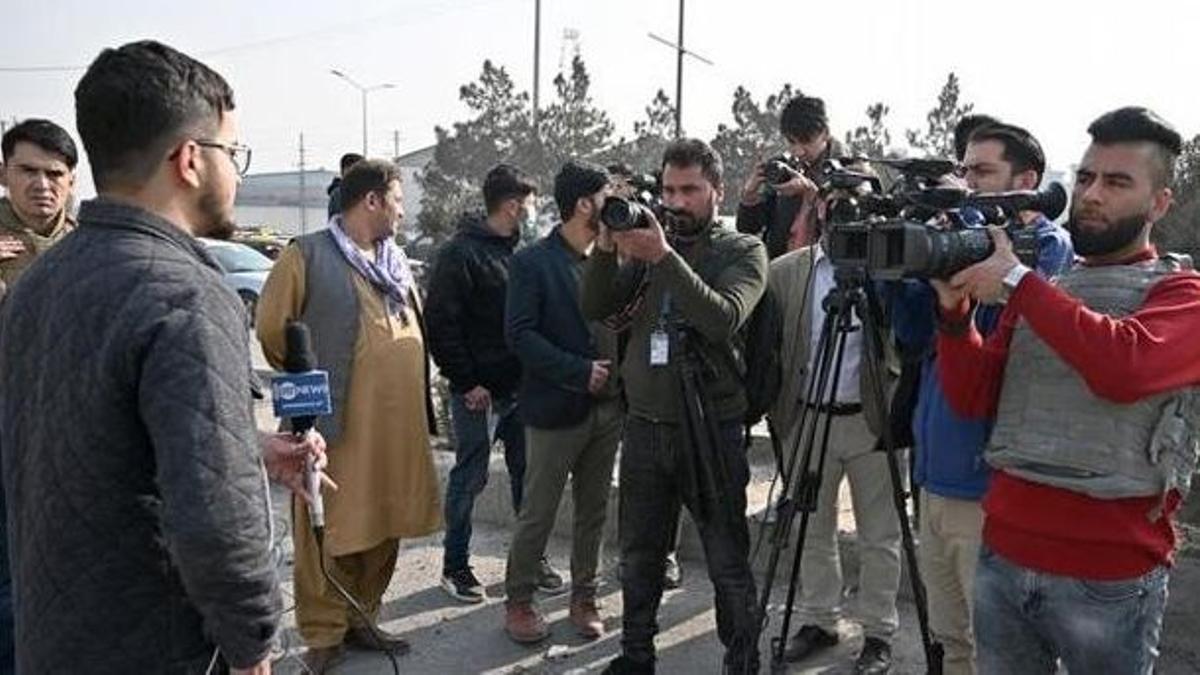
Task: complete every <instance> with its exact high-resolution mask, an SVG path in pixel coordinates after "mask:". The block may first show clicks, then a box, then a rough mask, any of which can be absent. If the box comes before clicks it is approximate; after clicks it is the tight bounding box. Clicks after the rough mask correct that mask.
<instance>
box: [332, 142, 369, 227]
mask: <svg viewBox="0 0 1200 675" xmlns="http://www.w3.org/2000/svg"><path fill="white" fill-rule="evenodd" d="M362 160H363V156H362V155H360V154H358V153H357V152H347V153H346V154H344V155H342V158H341V159H340V160H339V161H338V168H339V170H340V173H338V175H336V176H334V177H333V180H331V181H329V187H327V188H325V194H327V195H329V204H328V206H326V207H325V212H326V213H327V214H328V215H329V217H330V218H332V217H334V216H336V215H338V214H339V213H341V212H342V179H343V178H345V177H346V172H347V171H349V170H350V167H352V166H354V165H355V164H358V163H359V162H361V161H362Z"/></svg>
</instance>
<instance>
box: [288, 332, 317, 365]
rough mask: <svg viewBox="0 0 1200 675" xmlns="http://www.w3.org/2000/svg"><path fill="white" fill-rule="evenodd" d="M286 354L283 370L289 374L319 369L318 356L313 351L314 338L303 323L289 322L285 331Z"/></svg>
mask: <svg viewBox="0 0 1200 675" xmlns="http://www.w3.org/2000/svg"><path fill="white" fill-rule="evenodd" d="M284 344H285V345H286V350H287V351H286V352H285V353H284V356H283V369H284V370H285V371H287V372H289V373H305V372H308V371H310V370H316V368H317V356H316V354H314V353H313V349H312V336H311V335H310V334H309V332H308V326H307V325H306V324H305V323H304V322H303V321H289V322H288V323H287V327H286V328H285V329H284Z"/></svg>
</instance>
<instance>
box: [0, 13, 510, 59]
mask: <svg viewBox="0 0 1200 675" xmlns="http://www.w3.org/2000/svg"><path fill="white" fill-rule="evenodd" d="M511 1H512V0H477V2H471V3H465V4H462V5H458V6H453V7H446V6H445V5H442V4H436V5H435V4H433V3H430V4H429V5H427V7H430V8H432V9H433V10H434V11H432V12H430V13H429V14H426V15H424V16H421V17H418V18H417V19H416V20H415V21H405V22H403V23H402V24H401V25H403V26H408V25H414V24H417V23H420V22H422V21H427V20H429V19H435V18H438V17H440V16H444V15H446V14H450V13H453V12H460V11H463V10H467V9H475V8H477V7H479V6H481V5H490V4H497V3H499V2H511ZM401 15H403V16H405V17H406V18H411V16H412V9H406V10H404V11H402V12H386V13H384V14H379V15H376V16H373V17H368V18H366V19H360V20H358V21H346V22H343V23H340V24H336V25H333V26H325V27H323V28H317V29H314V30H308V31H302V32H299V33H292V34H290V35H280V36H277V37H272V38H263V39H260V40H252V41H250V42H242V43H238V44H233V45H229V46H228V47H219V48H217V49H208V50H204V51H199V52H196V56H199V57H205V58H207V57H210V56H222V55H225V54H230V53H236V52H241V51H249V50H254V49H261V48H263V47H271V46H274V45H278V44H283V43H287V42H294V41H297V40H306V39H308V38H313V37H321V36H324V35H330V34H334V33H342V32H346V31H351V30H354V29H357V28H360V27H362V26H364V25H369V26H372V27H375V26H378V25H379V24H380V23H381V22H384V21H385V20H389V19H395V18H396V17H398V16H401ZM87 68H88V67H87V66H86V65H83V66H61V65H58V66H54V65H36V66H0V73H54V72H77V71H82V70H87Z"/></svg>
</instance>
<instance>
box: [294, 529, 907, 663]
mask: <svg viewBox="0 0 1200 675" xmlns="http://www.w3.org/2000/svg"><path fill="white" fill-rule="evenodd" d="M507 543H508V535H507V533H506V532H504V531H501V530H499V529H497V528H493V527H485V528H483V529H482V531H481V530H480V529H478V528H477V529H476V534H475V538H474V540H473V550H474V552H475V555H474V557H473V560H472V563H473V564H474V566H475V569H476V574H477V575H478V576H479V577H480V580H481V581H483V582H484V584H485V585H486V586H487V592H488V595H489V599H488V601H487V602H486V603H484V604H483V605H475V606H467V605H462V604H459V603H457V602H456V601H454V600H451V599H450V598H449V597H448V596H447V595H446V594H445V593H444V592H443V591H442V590H441V587H440V586H439V585H438V577H439V572H440V569H441V546H440V540H439V539H438V538H436V537H431V538H427V539H422V540H417V541H412V542H408V543H407V544H406V545H405V546H404V547H403V548H402V550H401V553H400V560H399V562H398V563H397V566H396V575H395V577H394V578H393V580H392V585H391V587H390V588H389V589H388V592H387V595H386V596H385V600H384V603H385V604H384V611H383V625H384V626H385V627H386V628H387V629H388V630H391V631H396V632H399V633H401V634H403V635H404V636H405V637H406V638H407V639H408V640H409V641H410V642H412V644H413V652H412V653H411V654H409V655H408V656H406V657H404V658H403V659H401V660H400V668H401V672H403V673H413V674H418V673H420V674H429V675H435V674H436V675H444V674H449V673H492V674H500V673H572V674H579V673H598V672H600V671H601V670H603V668H604V665H605V664H606V663H607V662H608V661H609V660H610V659H612V658H613V657H614V656H616V654H617V653H618V652H619V649H620V646H619V638H620V614H621V598H620V589H619V586H618V585H617V583H616V580H615V577H614V576H613V574H612V572H613V570H614V569H615V560H614V559H613V557H612V551H611V550H606V554H605V556H604V558H605V562H604V564H605V568H606V569H605V574H604V581H603V585H602V587H601V589H600V595H601V600H602V602H603V603H604V608H603V610H602V614H603V616H604V618H605V627H606V629H607V630H608V634H607V635H606V636H604V637H603V638H601V639H600V640H598V641H595V642H588V641H585V640H583V639H581V638H578V637H576V636H575V634H574V632H573V630H572V627H571V625H570V623H569V622H568V620H567V618H566V614H567V597H566V596H558V597H556V598H543V599H542V600H541V603H542V607H543V609H544V610H545V611H546V612H547V613H548V622H549V623H550V624H551V630H552V635H551V637H550V639H548V640H546V641H545V642H544V643H542V644H540V645H538V646H536V647H523V646H519V645H517V644H515V643H513V642H512V641H510V640H509V639H508V638H507V637H506V636H505V634H504V632H503V630H502V625H503V617H504V609H503V599H502V596H503V591H502V588H501V584H502V581H503V575H504V557H505V555H506V551H507ZM567 554H568V549H567V544H566V542H564V541H561V540H555V541H553V542H552V544H551V561H552V564H554V565H555V567H556V568H558V569H566V568H567V567H568V564H567ZM684 565H685V573H686V574H685V583H684V588H682V589H680V590H678V591H673V592H670V593H668V594H667V596H666V598H665V599H664V602H663V607H662V610H661V612H660V625H661V629H662V633H661V635H660V636H659V639H658V643H657V644H658V649H659V656H660V659H661V660H660V668H659V672H662V673H719V672H720V668H719V665H718V664H719V662H720V658H721V654H722V651H721V649H720V644H719V643H718V641H717V639H716V633H715V616H714V613H713V609H712V590H711V585H710V584H709V582H708V579H707V578H706V577H705V576H704V573H703V567H702V565H701V563H699V562H697V561H692V562H690V563H689V562H685V564H684ZM286 588H287V590H288V591H289V592H290V588H291V585H290V582H289V583H288V584H287V586H286ZM784 590H786V589H779V591H780V592H779V593H778V595H779V597H780V599H779V602H782V599H783V591H784ZM771 609H772V624H771V626H770V627H769V628H770V629H771V633H772V634H773V635H774V634H777V633H778V631H779V628H778V626H779V622H780V620H781V619H780V617H779V607H778V605H773V606H772V608H771ZM902 613H903V617H902V621H903V622H904V623H905V624H906V625H909V624H912V623H913V622H914V621H915V619H914V618H913V613H912V611H911V607H910V606H907V605H905V606H903V607H902ZM293 620H294V617H293V615H292V614H291V613H289V614H288V616H287V623H288V626H289V629H288V632H287V634H286V636H285V643H286V646H287V647H288V648H289V650H288V654H287V656H286V657H284V658H283V659H282V660H280V661H279V662H277V664H276V672H280V673H303V672H304V670H303V668H302V667H301V665H300V662H299V659H298V658H296V656H297V655H298V654H299V653H300V652H301V651H302V648H301V647H300V644H299V639H298V636H296V634H295V633H294V631H293V630H292V629H291V626H292V625H293ZM844 634H845V637H846V639H845V642H844V644H843V645H842V646H841V647H840V648H839V649H838V650H836V651H835V652H833V653H831V654H830V655H829V656H828V658H825V659H823V660H821V661H820V662H817V663H813V664H809V665H810V667H806V668H793V669H791V670H789V671H787V672H790V673H847V672H851V671H850V669H849V668H848V666H849V664H850V663H851V662H852V661H853V658H854V656H855V655H856V654H857V650H858V649H859V647H860V646H861V639H860V637H859V636H858V635H856V634H855V631H854V629H853V628H852V627H851V626H849V625H846V626H845V627H844ZM767 644H768V642H767V639H764V640H763V645H764V650H765V647H766V645H767ZM897 657H898V658H897V669H896V672H897V673H919V672H923V670H924V668H923V666H922V663H923V661H922V658H921V656H920V653H919V643H918V641H917V638H916V630H915V628H911V629H906V630H905V631H904V632H903V635H902V636H901V637H900V639H899V641H898V644H897ZM333 672H334V673H338V674H345V675H367V674H375V673H380V674H383V673H389V672H391V668H390V666H389V665H388V663H387V661H386V659H384V658H382V657H380V656H378V655H374V654H370V653H365V652H349V653H347V655H346V656H345V657H344V658H343V659H342V660H341V661H340V662H339V663H338V664H337V666H336V668H335V669H334V671H333Z"/></svg>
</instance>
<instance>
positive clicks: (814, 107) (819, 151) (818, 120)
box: [737, 94, 843, 259]
mask: <svg viewBox="0 0 1200 675" xmlns="http://www.w3.org/2000/svg"><path fill="white" fill-rule="evenodd" d="M779 131H780V133H782V134H783V137H784V139H786V140H787V143H788V155H789V157H788V161H789V163H790V164H791V165H792V168H793V169H794V170H793V171H792V172H791V177H790V178H789V179H788V180H787V181H785V182H782V183H777V184H769V183H768V182H767V177H766V174H765V173H764V170H763V165H762V164H759V165H758V166H757V167H755V169H754V173H753V174H751V175H750V179H749V180H747V181H746V186H745V187H744V188H743V189H742V201H741V203H740V204H739V205H738V213H737V229H738V232H747V233H749V234H757V235H760V236H761V237H762V238H763V243H765V244H766V245H767V255H769V256H770V257H771V259H775V258H777V257H779V256H781V255H783V254H784V253H787V252H788V251H791V250H794V249H797V248H800V247H802V246H808V245H810V244H813V243H815V242H816V241H817V232H816V218H817V196H818V194H817V193H818V190H817V186H816V183H814V182H813V179H814V178H815V176H816V173H817V170H818V169H819V168H820V166H821V162H823V161H824V160H826V159H829V158H831V157H839V156H841V155H842V154H843V150H842V147H841V144H840V143H838V141H837V139H836V138H833V136H832V135H831V134H830V133H829V120H828V118H827V117H826V114H825V102H824V101H823V100H821V99H819V98H817V97H815V96H805V95H804V94H799V95H797V96H796V97H795V98H793V99H792V100H790V101H788V103H787V105H786V106H784V108H783V112H782V113H781V114H780V116H779Z"/></svg>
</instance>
